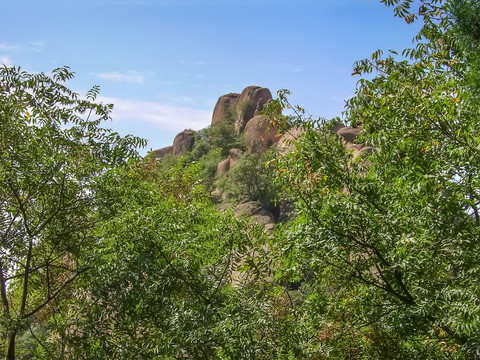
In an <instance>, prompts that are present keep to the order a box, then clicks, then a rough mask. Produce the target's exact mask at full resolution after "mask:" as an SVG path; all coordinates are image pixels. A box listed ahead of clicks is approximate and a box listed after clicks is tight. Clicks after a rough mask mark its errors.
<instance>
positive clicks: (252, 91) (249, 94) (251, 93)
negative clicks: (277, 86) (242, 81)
mask: <svg viewBox="0 0 480 360" xmlns="http://www.w3.org/2000/svg"><path fill="white" fill-rule="evenodd" d="M270 100H272V93H271V92H270V90H268V89H267V88H262V87H260V86H248V87H246V88H245V89H244V90H243V91H242V93H241V94H240V96H239V98H238V100H237V104H236V110H237V112H236V119H235V131H236V133H237V134H240V133H242V131H243V129H244V128H245V126H246V124H247V122H248V121H249V120H250V119H251V118H253V117H254V116H255V115H257V114H258V113H259V112H260V111H261V110H262V109H263V106H264V105H265V104H266V103H267V102H269V101H270Z"/></svg>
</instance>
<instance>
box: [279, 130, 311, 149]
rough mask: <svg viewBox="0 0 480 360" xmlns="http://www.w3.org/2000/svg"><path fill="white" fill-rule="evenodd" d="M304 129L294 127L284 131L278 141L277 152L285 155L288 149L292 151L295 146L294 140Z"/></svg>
mask: <svg viewBox="0 0 480 360" xmlns="http://www.w3.org/2000/svg"><path fill="white" fill-rule="evenodd" d="M304 131H305V130H304V129H302V128H300V127H294V128H291V129H290V130H288V131H287V132H285V133H284V134H283V135H282V136H281V137H280V140H279V141H278V144H277V149H276V150H277V153H279V154H280V155H285V154H286V153H288V152H289V151H292V150H293V149H294V148H295V145H294V142H295V141H296V140H297V139H298V138H300V136H302V134H303V132H304Z"/></svg>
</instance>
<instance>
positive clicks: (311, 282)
mask: <svg viewBox="0 0 480 360" xmlns="http://www.w3.org/2000/svg"><path fill="white" fill-rule="evenodd" d="M381 2H382V3H383V4H384V5H386V6H390V7H392V8H393V10H394V15H395V16H396V17H398V18H401V19H403V21H406V22H407V23H409V24H410V23H414V22H421V24H422V27H421V30H420V32H419V34H418V36H417V37H416V38H415V42H414V47H413V48H411V49H406V50H404V51H403V52H400V51H395V50H388V51H385V52H384V51H382V50H378V51H376V52H375V53H374V54H372V56H371V57H370V58H368V59H364V60H360V61H357V62H356V63H355V64H354V71H353V74H352V76H360V77H359V81H358V85H357V90H356V94H355V96H354V97H352V98H351V99H350V100H348V102H347V103H346V107H345V112H344V113H343V115H342V118H337V119H331V120H326V119H322V118H320V119H315V118H312V117H307V116H306V115H305V114H306V113H307V112H306V111H304V110H303V109H302V107H300V106H295V105H293V104H291V103H290V102H289V99H288V95H289V92H288V91H287V90H281V91H279V93H278V98H277V99H275V100H273V101H272V102H270V103H269V104H268V105H267V106H266V110H265V116H267V117H268V118H269V119H270V121H271V125H272V126H274V127H275V128H278V129H279V131H280V132H282V133H284V132H288V131H291V129H292V128H295V129H296V130H298V131H297V132H296V133H297V134H300V135H299V136H298V138H296V139H295V140H294V141H292V142H291V143H290V144H289V145H290V147H289V148H290V151H288V152H286V153H285V152H282V153H279V152H277V153H275V152H274V151H272V152H271V153H268V154H267V155H261V154H252V153H250V154H249V153H243V154H242V155H241V157H240V158H239V159H238V162H236V165H235V167H233V168H232V169H231V170H230V172H229V173H228V174H227V175H225V176H223V177H220V178H219V177H218V176H217V175H215V171H216V165H217V164H218V162H219V161H220V160H221V159H222V157H224V156H227V155H228V153H229V150H230V149H231V148H232V147H235V148H242V141H241V139H240V138H238V137H237V134H235V133H234V132H233V131H232V129H231V126H232V124H231V123H229V122H228V121H227V122H226V123H225V124H223V127H221V126H219V127H217V128H212V129H204V130H203V131H201V132H199V133H198V134H197V135H196V139H197V140H196V145H195V146H194V147H193V149H192V150H191V151H190V152H188V153H185V154H184V156H182V157H180V158H176V157H167V158H164V159H161V160H152V159H151V158H145V159H141V158H140V157H139V156H138V154H137V152H136V150H135V148H136V147H138V146H141V145H144V142H143V141H142V140H141V139H138V138H135V137H132V136H127V137H120V136H119V135H118V134H116V133H114V132H112V131H110V130H106V129H104V128H102V127H101V126H100V125H101V124H102V122H103V121H105V120H108V119H109V117H110V111H111V105H105V104H101V103H97V102H96V101H95V99H96V95H97V94H98V88H97V87H94V88H93V89H92V90H91V91H90V92H88V94H87V95H86V97H85V98H82V97H81V96H79V95H78V94H75V93H74V92H72V91H71V90H69V89H68V88H67V87H66V85H65V82H66V81H67V80H69V79H71V77H72V76H73V74H72V73H71V72H70V70H69V69H68V68H60V69H56V70H54V71H53V73H52V75H51V77H50V76H47V75H45V74H36V75H32V74H28V73H26V72H23V71H21V70H20V69H19V68H7V67H4V68H3V69H0V130H1V131H0V139H1V140H0V147H1V152H0V193H1V197H0V204H1V208H0V226H1V236H2V238H1V243H0V290H1V300H2V315H3V316H2V317H1V320H0V334H1V335H2V337H3V339H4V343H5V347H4V351H3V353H2V355H3V356H5V357H6V358H7V359H15V358H17V359H31V358H38V359H104V358H115V359H178V358H192V359H475V358H478V357H480V351H479V349H480V337H479V335H478V334H480V303H479V299H480V283H479V281H480V276H479V275H480V258H479V257H480V242H479V241H478V239H479V238H480V236H479V235H480V213H479V206H480V177H479V173H478V169H479V168H480V153H479V152H480V134H479V129H480V124H479V120H478V119H480V116H479V115H480V106H479V102H478V100H479V79H480V75H479V74H480V73H479V64H480V62H479V47H478V38H479V36H480V35H479V34H480V30H479V29H480V27H479V24H478V15H479V11H480V3H479V2H478V1H477V0H472V1H468V0H421V1H419V2H415V1H413V0H382V1H381ZM286 113H289V115H285V114H286ZM227 120H228V119H227ZM339 122H344V123H345V124H347V125H349V126H351V127H352V128H355V129H356V130H357V131H358V133H359V134H360V135H359V136H358V137H357V138H356V139H355V140H354V142H355V144H354V146H355V149H356V150H358V152H357V153H355V156H354V152H353V150H352V148H351V147H348V146H346V143H345V141H344V139H343V138H342V137H340V136H339V135H338V134H336V133H335V131H333V130H332V129H333V128H334V127H335V126H336V125H338V124H339ZM292 133H293V132H292ZM350 145H352V144H350ZM237 153H241V151H240V150H239V151H238V152H237ZM239 156H240V155H239ZM216 190H223V192H224V193H223V194H222V196H224V197H226V199H224V200H225V203H223V204H218V202H221V201H222V199H219V198H216V197H215V196H212V193H214V192H215V191H216ZM252 200H255V201H258V202H261V203H263V205H268V206H272V207H273V206H280V205H278V204H281V205H282V206H284V207H287V205H288V207H289V208H290V210H289V211H290V213H289V215H290V216H287V217H284V218H283V220H282V221H281V222H280V223H278V224H276V226H275V228H274V229H273V230H271V229H270V230H266V229H265V228H263V227H262V226H261V225H258V224H254V223H252V222H251V221H249V219H248V218H246V217H242V216H241V215H238V214H234V212H233V211H232V210H229V209H226V206H225V205H226V203H228V201H231V202H241V201H252Z"/></svg>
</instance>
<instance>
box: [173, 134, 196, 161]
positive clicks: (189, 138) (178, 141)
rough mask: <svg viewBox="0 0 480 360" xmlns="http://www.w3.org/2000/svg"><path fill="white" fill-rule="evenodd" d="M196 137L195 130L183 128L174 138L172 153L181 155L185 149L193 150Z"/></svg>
mask: <svg viewBox="0 0 480 360" xmlns="http://www.w3.org/2000/svg"><path fill="white" fill-rule="evenodd" d="M194 139H195V131H194V130H183V131H182V132H181V133H179V134H178V135H177V136H175V139H174V140H173V147H172V153H173V155H177V156H180V155H182V154H183V152H184V151H188V150H191V149H192V147H193V142H194Z"/></svg>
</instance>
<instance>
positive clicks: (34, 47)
mask: <svg viewBox="0 0 480 360" xmlns="http://www.w3.org/2000/svg"><path fill="white" fill-rule="evenodd" d="M46 46H47V44H46V43H45V42H44V41H33V42H29V43H23V44H11V43H6V42H3V43H0V51H4V52H13V51H22V50H23V51H36V52H40V51H42V50H43V49H44V48H45V47H46Z"/></svg>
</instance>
